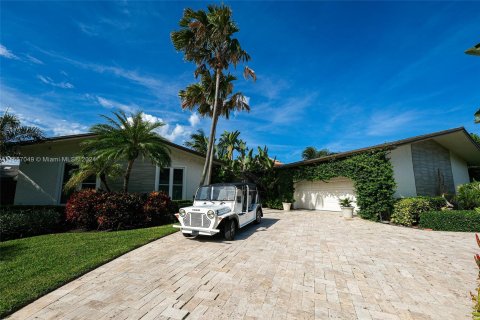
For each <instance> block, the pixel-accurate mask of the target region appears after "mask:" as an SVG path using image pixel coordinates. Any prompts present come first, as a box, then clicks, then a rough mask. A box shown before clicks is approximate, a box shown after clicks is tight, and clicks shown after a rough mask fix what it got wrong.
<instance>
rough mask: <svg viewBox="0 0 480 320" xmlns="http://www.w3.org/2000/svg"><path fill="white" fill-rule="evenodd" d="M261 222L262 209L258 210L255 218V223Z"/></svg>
mask: <svg viewBox="0 0 480 320" xmlns="http://www.w3.org/2000/svg"><path fill="white" fill-rule="evenodd" d="M260 222H262V211H261V210H257V215H256V219H255V224H260Z"/></svg>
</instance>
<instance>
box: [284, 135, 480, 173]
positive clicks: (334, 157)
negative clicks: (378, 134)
mask: <svg viewBox="0 0 480 320" xmlns="http://www.w3.org/2000/svg"><path fill="white" fill-rule="evenodd" d="M462 131H463V132H464V133H465V135H466V136H467V137H468V139H469V140H470V141H471V142H472V143H473V145H475V147H476V148H477V149H478V151H480V145H478V144H477V143H476V142H475V140H473V138H472V137H471V136H470V134H469V133H468V131H467V130H466V129H465V128H464V127H458V128H453V129H448V130H443V131H438V132H434V133H428V134H423V135H419V136H415V137H411V138H406V139H401V140H397V141H393V142H386V143H382V144H377V145H374V146H371V147H365V148H360V149H355V150H351V151H345V152H340V153H336V154H333V155H329V156H325V157H321V158H315V159H310V160H302V161H296V162H292V163H288V164H284V165H282V166H278V167H277V168H278V169H284V168H292V167H298V166H303V165H309V164H314V163H320V162H326V161H329V160H337V159H343V158H346V157H349V156H353V155H356V154H359V153H364V152H369V151H375V150H381V149H394V148H396V147H399V146H401V145H405V144H409V143H414V142H420V141H423V140H428V139H432V138H435V137H438V136H443V135H446V134H450V133H455V132H462Z"/></svg>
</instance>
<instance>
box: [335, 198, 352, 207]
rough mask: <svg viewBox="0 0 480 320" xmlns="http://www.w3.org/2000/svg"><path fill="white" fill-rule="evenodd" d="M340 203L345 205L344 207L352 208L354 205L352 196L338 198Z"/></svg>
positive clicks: (341, 205)
mask: <svg viewBox="0 0 480 320" xmlns="http://www.w3.org/2000/svg"><path fill="white" fill-rule="evenodd" d="M338 203H339V204H340V207H343V208H351V207H352V203H353V201H352V199H350V198H348V197H347V198H340V199H339V200H338Z"/></svg>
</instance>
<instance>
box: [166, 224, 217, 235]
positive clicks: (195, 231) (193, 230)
mask: <svg viewBox="0 0 480 320" xmlns="http://www.w3.org/2000/svg"><path fill="white" fill-rule="evenodd" d="M173 227H174V228H179V229H180V230H181V231H182V232H183V233H188V234H194V235H198V234H199V235H204V236H213V235H214V234H217V233H219V232H220V230H218V229H210V228H198V227H185V226H181V225H178V224H174V225H173Z"/></svg>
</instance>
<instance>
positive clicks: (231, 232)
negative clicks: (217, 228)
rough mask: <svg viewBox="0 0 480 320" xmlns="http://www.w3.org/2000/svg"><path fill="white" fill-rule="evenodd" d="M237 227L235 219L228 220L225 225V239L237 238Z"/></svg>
mask: <svg viewBox="0 0 480 320" xmlns="http://www.w3.org/2000/svg"><path fill="white" fill-rule="evenodd" d="M236 229H237V224H236V223H235V220H233V219H230V220H228V221H227V222H226V223H225V225H224V226H223V237H224V238H225V240H228V241H231V240H233V239H235V233H236V231H237V230H236Z"/></svg>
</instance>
